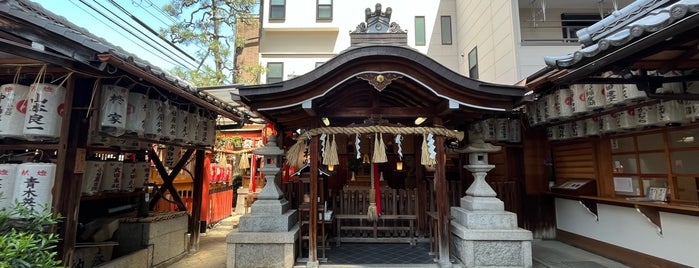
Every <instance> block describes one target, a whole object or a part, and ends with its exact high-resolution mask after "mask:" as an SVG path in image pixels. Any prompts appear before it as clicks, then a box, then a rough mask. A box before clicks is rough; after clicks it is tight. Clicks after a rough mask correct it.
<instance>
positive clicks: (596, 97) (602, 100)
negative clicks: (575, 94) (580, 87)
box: [585, 84, 607, 110]
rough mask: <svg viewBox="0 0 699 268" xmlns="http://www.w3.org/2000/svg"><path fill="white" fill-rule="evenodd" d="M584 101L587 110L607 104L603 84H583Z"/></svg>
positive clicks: (600, 107)
mask: <svg viewBox="0 0 699 268" xmlns="http://www.w3.org/2000/svg"><path fill="white" fill-rule="evenodd" d="M585 103H586V105H587V109H588V110H597V109H602V108H603V107H604V106H606V105H607V98H606V97H605V95H604V86H603V85H600V84H585Z"/></svg>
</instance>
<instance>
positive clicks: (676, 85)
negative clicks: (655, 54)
mask: <svg viewBox="0 0 699 268" xmlns="http://www.w3.org/2000/svg"><path fill="white" fill-rule="evenodd" d="M662 76H663V77H678V76H682V73H681V72H679V71H669V72H667V73H665V74H663V75H662ZM683 92H684V86H683V85H682V82H672V83H663V85H662V87H660V88H658V89H656V93H658V94H681V93H683Z"/></svg>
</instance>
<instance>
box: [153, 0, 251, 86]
mask: <svg viewBox="0 0 699 268" xmlns="http://www.w3.org/2000/svg"><path fill="white" fill-rule="evenodd" d="M256 5H257V1H256V0H172V1H171V2H170V4H168V5H166V6H164V7H163V10H164V11H165V12H167V13H168V14H170V15H172V16H174V17H177V18H178V19H180V21H179V22H178V23H176V24H173V25H171V26H170V27H169V28H167V29H163V30H161V34H162V35H163V36H164V37H165V38H166V39H168V40H170V41H171V42H173V43H175V44H184V45H193V46H196V47H199V48H200V50H199V52H198V53H197V55H196V56H197V57H198V58H199V59H201V61H200V62H199V68H198V69H197V70H185V69H183V68H176V69H175V70H174V71H173V73H174V74H175V75H177V76H179V77H182V78H184V79H186V80H188V81H191V82H193V83H194V84H195V85H197V86H212V85H221V84H224V81H226V78H228V77H227V76H228V74H231V75H233V74H234V69H235V62H234V59H235V57H234V53H235V44H236V40H235V35H234V31H235V25H236V22H238V21H244V20H245V19H246V18H249V17H250V16H251V13H252V11H253V10H254V8H255V7H256ZM243 42H244V41H243ZM207 60H212V61H213V66H212V67H209V66H207V65H206V64H205V62H206V61H207ZM233 80H236V79H233Z"/></svg>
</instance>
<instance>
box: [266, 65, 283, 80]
mask: <svg viewBox="0 0 699 268" xmlns="http://www.w3.org/2000/svg"><path fill="white" fill-rule="evenodd" d="M277 64H278V65H279V66H280V68H281V69H280V76H279V77H276V76H275V77H272V78H273V79H279V81H276V80H274V81H270V76H269V73H270V71H269V70H270V69H271V68H270V65H277ZM281 81H284V63H283V62H268V63H267V73H266V74H265V83H266V84H273V83H278V82H281Z"/></svg>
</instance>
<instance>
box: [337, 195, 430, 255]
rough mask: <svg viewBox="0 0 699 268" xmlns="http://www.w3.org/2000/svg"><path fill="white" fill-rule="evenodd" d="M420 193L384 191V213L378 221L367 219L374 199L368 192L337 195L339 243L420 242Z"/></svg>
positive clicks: (382, 203)
mask: <svg viewBox="0 0 699 268" xmlns="http://www.w3.org/2000/svg"><path fill="white" fill-rule="evenodd" d="M415 194H416V190H402V189H401V190H396V189H390V188H385V189H382V190H381V207H382V214H381V215H380V216H379V219H378V220H377V221H375V222H370V221H369V220H368V218H367V212H366V211H367V208H368V205H369V203H370V202H369V201H370V200H371V198H370V197H369V191H368V189H367V190H343V191H340V193H339V194H337V195H334V196H335V197H336V198H335V203H334V209H333V210H334V211H335V212H336V214H335V218H334V220H335V241H336V244H337V245H340V243H342V242H354V243H410V244H411V245H415V244H416V242H417V237H416V236H415V233H416V226H417V214H416V213H415V208H416V204H415V202H416V198H415Z"/></svg>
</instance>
